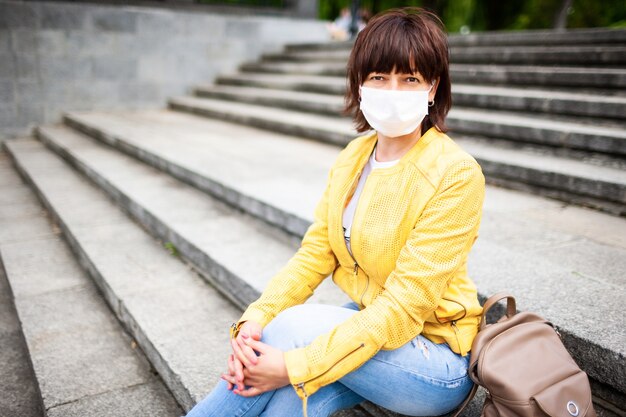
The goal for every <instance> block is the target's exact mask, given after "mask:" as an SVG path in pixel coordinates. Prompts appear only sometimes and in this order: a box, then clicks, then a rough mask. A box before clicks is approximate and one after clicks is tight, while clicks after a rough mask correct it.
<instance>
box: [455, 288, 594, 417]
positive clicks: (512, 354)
mask: <svg viewBox="0 0 626 417" xmlns="http://www.w3.org/2000/svg"><path fill="white" fill-rule="evenodd" d="M505 298H506V300H507V309H506V315H504V316H502V317H501V318H500V320H498V321H497V322H496V323H493V324H487V323H486V317H487V313H488V312H489V310H490V309H491V307H493V305H495V304H496V303H497V302H498V301H500V300H503V299H505ZM469 374H470V377H471V378H472V380H473V381H474V382H475V383H476V384H478V385H480V386H482V387H483V388H485V389H486V391H487V397H486V399H485V404H484V405H483V409H482V414H481V415H482V416H484V417H514V416H515V417H540V416H541V417H545V416H550V417H596V412H595V411H594V409H593V404H592V402H591V388H590V387H589V380H588V378H587V374H585V373H584V372H583V371H582V370H581V369H580V368H579V367H578V365H576V362H574V360H573V359H572V357H571V356H570V355H569V353H568V352H567V350H566V349H565V346H563V343H562V342H561V338H560V335H559V334H558V333H557V331H556V330H555V328H554V326H553V325H552V324H551V323H550V322H548V321H546V320H545V319H543V318H542V317H540V316H538V315H536V314H534V313H528V312H523V313H519V314H516V308H515V299H514V298H513V296H511V295H510V294H507V293H499V294H496V295H494V296H492V297H490V298H489V299H488V300H487V301H486V302H485V305H484V307H483V315H482V319H481V322H480V331H479V332H478V335H476V338H475V339H474V343H473V344H472V352H471V356H470V366H469ZM476 388H477V386H474V389H473V390H472V393H471V394H470V397H468V399H467V400H466V401H465V402H464V404H463V406H462V408H461V410H459V412H458V413H457V414H456V415H458V414H460V412H461V411H462V409H463V408H464V407H465V406H466V405H467V404H468V403H469V401H470V400H471V398H472V397H473V396H474V394H475V392H476Z"/></svg>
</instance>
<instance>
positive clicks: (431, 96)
mask: <svg viewBox="0 0 626 417" xmlns="http://www.w3.org/2000/svg"><path fill="white" fill-rule="evenodd" d="M437 87H439V78H436V79H435V80H434V81H433V88H431V89H430V93H428V101H433V100H434V99H435V96H436V95H437Z"/></svg>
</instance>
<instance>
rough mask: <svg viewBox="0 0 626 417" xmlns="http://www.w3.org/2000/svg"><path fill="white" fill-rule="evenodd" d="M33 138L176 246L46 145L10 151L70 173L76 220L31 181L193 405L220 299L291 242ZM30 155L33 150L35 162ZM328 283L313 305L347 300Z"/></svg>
mask: <svg viewBox="0 0 626 417" xmlns="http://www.w3.org/2000/svg"><path fill="white" fill-rule="evenodd" d="M38 135H39V137H40V138H41V139H42V140H43V141H44V142H45V143H46V144H47V145H48V147H50V148H52V149H54V150H55V151H56V152H58V153H59V154H60V155H62V157H63V158H64V159H65V160H66V161H67V162H68V163H69V164H71V165H73V166H74V167H75V168H78V170H79V171H80V172H81V173H83V174H85V175H86V176H88V177H89V179H90V180H91V181H93V182H95V183H96V184H98V185H99V186H100V187H102V189H103V190H104V191H105V192H106V193H109V197H111V198H112V199H113V200H114V201H115V202H117V203H118V204H119V205H120V206H121V207H122V209H123V210H124V211H126V212H128V213H130V214H131V215H132V216H133V217H134V219H135V220H136V221H137V222H138V223H140V224H141V225H142V226H143V227H144V228H146V229H147V230H148V231H150V232H151V233H153V234H154V235H156V236H157V238H159V239H161V241H163V242H165V243H166V246H169V248H170V249H171V250H172V251H174V252H175V254H176V256H175V257H172V256H169V255H167V253H166V251H165V249H164V248H163V247H161V245H159V244H158V243H156V242H154V241H153V240H152V238H149V237H147V236H146V234H145V232H144V231H143V230H141V229H140V228H139V226H137V225H136V224H135V223H133V222H132V221H131V220H130V219H128V218H125V216H123V215H122V214H121V211H120V210H119V209H118V208H116V207H112V203H111V202H110V201H109V200H108V199H107V198H106V197H105V196H104V195H103V193H102V192H100V191H99V190H96V189H95V187H93V186H91V185H88V184H85V181H84V180H82V179H81V178H78V177H77V176H76V175H75V174H74V173H73V172H71V169H70V168H69V167H67V166H65V165H64V164H63V162H62V161H61V160H60V159H59V158H58V157H57V156H55V155H53V154H52V152H50V151H49V150H46V149H45V148H44V145H42V144H41V143H37V142H34V141H30V142H29V143H27V144H18V146H16V147H14V146H11V147H10V148H9V149H10V150H11V152H12V153H14V155H15V157H16V159H18V161H20V163H23V166H24V167H23V168H22V169H23V170H24V171H27V172H29V173H30V172H31V171H36V170H37V167H35V166H34V165H35V164H37V166H44V167H45V169H46V170H47V171H48V172H49V171H50V170H54V172H62V171H66V172H63V174H64V175H63V176H64V179H63V188H64V189H66V188H65V187H70V188H71V189H72V190H73V191H74V195H75V196H76V197H75V198H74V199H73V201H72V205H73V206H77V207H86V208H87V209H85V210H82V213H81V214H80V215H78V216H77V215H76V214H75V213H73V212H72V211H71V210H67V209H65V208H64V207H63V205H62V204H63V203H62V199H63V195H62V191H61V188H60V187H58V186H56V185H53V184H46V181H47V179H46V178H37V179H33V182H34V183H35V185H36V186H37V187H38V188H39V187H40V188H39V192H40V193H41V194H42V195H44V196H45V197H44V198H45V199H46V201H48V204H49V205H50V206H51V207H56V206H57V205H60V206H61V208H60V209H59V210H56V211H55V212H54V214H53V215H54V217H56V218H57V220H58V221H59V223H60V224H61V228H62V229H63V230H64V232H65V234H66V235H67V238H68V239H69V240H70V242H72V245H73V246H74V247H76V248H80V249H79V250H78V251H77V252H78V257H79V259H80V261H81V263H83V264H85V265H87V268H88V270H89V271H90V273H91V274H92V275H93V276H94V277H97V278H96V279H97V281H98V282H99V283H100V285H101V286H102V287H104V288H106V298H107V300H108V301H109V303H110V304H111V305H113V306H116V307H115V311H116V313H117V314H118V317H119V318H120V320H122V321H123V322H124V323H125V324H126V325H127V326H128V327H129V328H130V329H131V330H132V332H133V333H134V335H135V337H136V339H137V341H138V343H139V344H140V346H142V347H143V349H144V350H145V351H146V353H147V356H148V358H149V359H150V360H151V361H152V362H153V364H154V366H155V368H156V369H157V370H158V371H159V372H160V373H161V375H163V378H164V380H165V382H166V384H167V385H168V387H169V388H170V390H171V391H172V392H173V393H174V395H175V396H176V398H177V400H178V401H179V403H181V404H182V405H183V407H184V408H185V409H189V408H191V406H192V405H193V404H194V403H195V402H196V401H198V400H200V399H201V398H203V397H204V395H205V394H206V393H207V392H208V391H209V390H210V389H211V388H212V387H213V385H214V383H216V382H217V379H218V377H219V374H220V373H221V372H223V370H224V363H225V360H226V356H227V355H228V353H229V344H228V328H229V325H230V323H232V321H234V320H236V318H237V317H239V315H240V314H241V310H240V309H239V308H237V307H235V306H233V305H232V304H230V303H229V302H227V301H226V300H225V299H224V298H223V295H222V294H226V295H227V296H228V298H230V299H232V300H234V301H235V302H236V303H237V305H239V307H241V306H243V305H247V304H248V303H249V302H250V301H251V300H253V299H255V298H257V297H258V295H259V291H260V288H262V287H263V286H264V285H265V284H266V282H267V279H268V278H269V277H271V276H272V275H273V274H274V273H275V272H276V271H277V270H278V269H279V268H280V267H282V266H283V265H284V263H285V262H286V260H287V259H288V258H289V257H290V256H291V254H292V253H293V252H295V249H296V246H297V245H296V244H295V243H296V242H295V241H294V239H293V237H290V236H288V235H286V234H285V233H284V232H280V231H278V230H275V229H271V228H270V227H269V226H268V225H266V224H265V223H263V222H260V221H259V220H256V219H253V218H250V217H249V216H245V215H242V214H241V213H240V212H238V211H236V210H232V208H230V207H227V206H225V205H224V204H222V203H220V202H218V201H216V200H214V199H212V198H210V197H208V196H206V194H204V193H202V192H200V191H197V190H195V189H193V188H192V187H189V186H185V185H183V184H181V183H178V182H177V181H175V180H173V179H172V178H171V177H169V176H168V175H166V174H160V173H159V172H157V171H156V170H154V169H153V168H150V167H147V166H145V165H142V164H140V163H138V162H135V161H133V160H131V159H130V158H129V157H127V156H124V155H122V154H121V153H119V152H115V151H114V150H113V149H111V148H109V147H105V146H102V145H99V144H97V143H95V142H94V141H93V140H91V139H89V138H86V137H85V136H83V135H81V134H79V133H77V132H75V131H72V130H69V129H68V128H66V127H53V126H49V127H43V128H39V130H38ZM20 147H22V148H25V149H21V148H20ZM32 153H36V154H38V155H37V156H36V157H33V158H31V155H30V154H32ZM44 155H45V157H44ZM30 159H32V161H31V160H30ZM34 175H36V174H35V173H33V176H34ZM59 177H60V175H59ZM39 184H41V185H39ZM166 194H167V195H168V199H167V201H164V199H163V198H162V196H163V195H166ZM68 205H69V204H66V206H68ZM89 213H91V216H89V217H86V216H87V215H88V214H89ZM94 213H97V219H98V220H97V221H96V220H94V216H93V214H94ZM119 217H122V218H121V219H119ZM121 234H123V239H120V235H121ZM226 236H228V238H225V237H226ZM242 253H245V254H246V256H245V262H242V256H241V254H242ZM179 256H180V257H182V258H183V259H185V260H186V261H187V262H189V263H190V265H191V266H192V267H194V268H195V269H196V271H198V272H200V274H201V276H202V278H204V279H205V280H208V281H209V282H211V283H212V284H213V285H216V286H217V287H218V288H219V289H220V291H221V292H222V294H218V293H217V292H216V291H215V290H214V289H213V288H212V287H211V286H209V285H206V283H205V282H202V280H201V278H200V277H199V276H197V275H196V274H195V273H194V272H192V271H191V270H190V269H189V267H188V266H186V265H185V264H183V263H181V262H180V261H179V259H176V258H177V257H179ZM330 285H331V281H330V280H328V281H327V282H326V283H325V284H323V285H322V286H320V288H318V293H317V294H316V296H314V297H313V298H312V301H314V302H322V303H333V304H338V303H343V302H346V301H347V298H346V297H345V295H343V294H341V293H339V291H338V290H337V289H336V288H334V287H332V286H330ZM118 306H119V307H118ZM477 401H479V400H477ZM365 410H369V411H368V412H366V411H365ZM473 410H474V413H475V414H471V415H470V414H465V416H466V417H475V416H478V413H477V412H478V409H477V406H474V408H473ZM383 415H387V414H384V413H383V411H382V410H380V409H379V408H377V407H375V406H373V405H371V404H370V405H366V406H365V407H357V408H355V409H354V410H348V411H345V412H342V413H341V415H340V416H341V417H357V416H381V417H382V416H383ZM394 415H395V414H394ZM340 416H339V415H338V416H337V417H340Z"/></svg>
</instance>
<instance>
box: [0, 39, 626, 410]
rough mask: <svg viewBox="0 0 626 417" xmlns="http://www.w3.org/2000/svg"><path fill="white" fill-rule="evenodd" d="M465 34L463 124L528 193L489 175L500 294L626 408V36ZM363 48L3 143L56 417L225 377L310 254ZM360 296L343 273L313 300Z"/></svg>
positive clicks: (478, 272) (288, 57)
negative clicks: (284, 283) (254, 318)
mask: <svg viewBox="0 0 626 417" xmlns="http://www.w3.org/2000/svg"><path fill="white" fill-rule="evenodd" d="M577 39H578V41H576V40H577ZM544 42H545V45H546V48H548V47H549V48H550V49H549V53H545V48H543V47H538V46H537V45H541V44H543V43H544ZM450 43H451V45H452V47H453V52H452V60H453V61H454V66H453V67H454V68H453V74H454V75H453V76H454V79H453V81H456V84H455V85H454V99H455V110H454V111H453V113H451V114H450V117H449V124H450V126H451V127H452V132H451V136H452V137H453V138H454V139H458V142H459V143H460V144H461V145H462V146H463V147H465V148H466V149H467V150H468V151H470V152H471V153H472V154H473V155H475V156H476V157H477V159H479V161H480V162H481V165H482V166H483V169H484V171H485V173H486V175H487V177H488V180H489V182H490V183H491V184H495V185H504V186H506V187H508V188H513V190H511V189H506V188H502V187H499V186H495V185H489V186H488V188H487V198H486V202H485V209H484V218H483V223H482V226H481V236H480V239H479V240H478V242H477V244H476V246H475V248H474V250H473V252H472V255H471V259H470V273H471V275H472V277H473V278H474V280H475V281H476V283H477V285H478V288H479V291H480V295H481V297H485V296H488V295H490V294H492V293H494V292H496V291H499V290H503V289H506V290H509V291H511V292H512V293H513V294H515V295H516V296H517V298H518V307H519V308H520V309H521V310H532V311H536V312H538V313H540V314H542V315H544V316H546V317H547V318H548V319H549V320H551V321H552V322H553V323H555V324H556V325H557V326H558V327H559V330H560V332H561V334H562V337H563V341H564V343H565V344H566V346H567V347H568V349H569V350H570V352H571V353H572V355H573V356H574V358H575V359H576V361H577V362H578V363H579V364H580V365H581V367H582V368H583V369H584V370H585V371H586V372H587V373H588V374H589V375H590V377H591V379H592V385H593V391H594V400H595V404H596V407H597V410H598V411H599V414H600V415H601V416H624V415H626V330H625V329H624V326H623V323H622V321H623V320H622V316H623V314H621V312H622V311H623V306H624V304H625V303H626V291H625V287H626V281H625V277H624V271H626V219H625V218H624V217H623V215H624V214H626V204H625V203H626V170H625V166H626V142H625V141H624V140H626V134H625V133H624V132H625V130H624V129H623V128H624V127H625V126H626V112H625V111H624V109H626V94H625V93H624V86H625V85H626V62H624V56H625V54H624V53H623V52H624V48H625V46H624V45H626V31H605V30H594V31H574V32H571V33H567V34H553V33H543V32H538V33H522V34H505V35H503V34H497V35H494V34H484V35H473V36H472V37H463V38H459V37H451V38H450ZM582 43H584V45H581V44H582ZM573 45H577V46H573ZM348 47H349V45H347V44H331V45H298V46H295V45H294V46H289V47H287V48H286V49H285V52H284V53H283V54H279V55H272V56H267V57H265V59H264V60H262V61H260V62H257V63H250V64H246V65H243V66H242V68H241V71H240V73H238V74H232V75H224V76H222V77H220V78H219V79H218V81H217V83H216V85H212V86H198V87H197V88H195V90H194V92H195V94H194V96H188V97H177V98H172V99H171V101H170V103H169V109H164V110H150V111H140V112H133V113H122V112H116V113H112V112H81V113H78V112H69V113H67V114H66V116H65V118H64V120H63V123H61V124H58V125H49V126H41V127H39V128H38V129H37V130H36V131H35V133H34V135H33V137H30V138H19V139H17V140H10V141H7V142H5V143H4V152H3V153H2V154H0V172H2V175H1V176H0V179H1V181H0V188H1V189H2V193H0V196H1V197H0V257H1V259H2V265H3V268H0V270H2V269H3V270H4V273H5V274H6V279H7V281H8V284H9V286H10V291H11V292H12V294H10V295H11V296H10V297H8V296H6V294H3V295H4V297H3V298H2V299H3V300H5V299H10V298H12V299H13V301H14V303H15V314H14V313H11V312H10V311H9V312H8V313H7V315H10V314H14V315H15V319H14V322H17V320H19V323H20V326H21V329H22V333H23V337H24V340H25V346H26V349H27V351H26V352H25V353H24V354H23V355H22V357H28V358H30V359H29V361H30V364H31V365H32V369H33V371H34V372H33V377H32V378H33V381H34V384H35V385H36V386H37V387H38V390H39V394H40V396H41V398H42V408H43V409H44V410H45V412H46V415H52V416H57V415H59V416H61V415H63V416H68V415H70V416H73V415H81V416H85V415H94V416H95V415H97V416H103V415H107V416H109V415H110V416H140V415H146V416H147V415H150V416H161V415H162V416H176V415H179V414H181V413H182V412H183V410H187V409H189V408H190V407H191V406H192V405H193V404H194V403H195V402H197V401H198V400H200V399H201V398H202V397H203V396H204V395H205V394H206V393H207V392H208V391H210V389H211V388H212V386H213V385H214V383H215V382H216V381H217V378H218V375H219V373H220V372H222V370H223V369H224V364H225V358H226V355H227V354H228V350H229V349H228V343H227V339H228V326H229V324H230V323H231V322H232V321H234V320H236V318H237V317H238V316H239V315H240V314H241V310H242V309H243V308H245V306H246V305H247V304H248V303H249V302H251V301H252V300H254V299H255V298H256V297H257V296H258V295H259V293H260V291H261V290H262V289H263V287H264V286H265V284H266V283H267V281H268V280H269V279H270V278H271V277H272V275H273V274H274V273H275V272H276V271H277V270H278V269H279V268H280V267H281V266H282V265H283V264H284V263H285V262H286V261H287V259H289V257H290V256H291V254H293V253H294V251H295V250H296V248H297V246H298V243H299V239H300V238H301V237H302V235H303V233H304V232H305V230H306V228H307V227H308V225H309V224H310V222H311V220H312V211H313V207H314V205H315V203H316V202H317V199H318V198H319V196H320V195H321V193H322V190H323V188H324V183H325V180H326V175H327V171H328V169H329V167H330V165H331V164H332V161H333V160H334V159H335V157H336V155H337V153H338V152H339V150H340V146H342V145H344V144H345V143H347V141H348V140H350V139H352V138H353V137H354V132H353V131H352V128H351V125H350V121H349V120H348V119H345V118H342V117H340V116H338V111H339V110H340V108H341V102H342V100H341V97H340V95H341V94H342V92H343V88H344V81H343V79H342V78H341V76H342V74H343V73H344V72H345V71H344V69H343V66H345V62H344V61H345V56H346V53H347V48H348ZM576 48H578V49H577V50H578V53H572V52H571V51H572V50H573V49H576ZM582 48H584V53H583V52H581V51H582V50H583V49H582ZM533 51H534V52H533ZM582 55H585V57H582ZM496 56H497V57H496ZM520 56H526V57H527V58H528V59H527V60H524V61H523V64H524V65H523V66H518V65H517V63H518V61H517V59H519V57H520ZM590 57H593V59H591V58H590ZM485 62H487V64H485ZM600 64H601V65H600ZM555 65H556V66H555ZM558 65H563V66H558ZM593 66H601V68H594V67H593ZM461 74H465V75H464V76H463V75H461ZM463 77H465V78H463ZM599 109H600V110H599ZM191 113H193V114H191ZM201 116H202V117H201ZM305 139H308V140H305ZM338 145H339V146H338ZM20 177H21V179H20ZM545 196H550V197H556V198H557V200H555V199H549V198H546V197H545ZM37 200H39V201H37ZM42 205H43V210H42V207H41V206H42ZM581 206H590V207H593V208H594V209H590V208H588V207H581ZM598 209H599V210H598ZM0 275H1V274H0ZM1 278H2V277H1V276H0V279H1ZM3 288H4V287H3V286H2V285H0V289H3ZM8 291H9V290H7V292H8ZM344 300H345V296H344V295H343V294H341V293H340V292H339V291H338V290H337V289H336V288H334V287H333V286H332V283H331V282H330V280H328V282H327V283H325V284H324V285H322V287H321V288H320V289H318V293H316V295H315V297H314V299H313V300H312V301H314V302H322V303H332V304H337V303H341V302H343V301H344ZM107 306H108V308H107ZM3 340H4V339H3ZM17 342H19V341H17ZM17 342H16V350H19V349H20V345H19V343H17ZM22 350H23V349H22ZM21 360H22V361H23V360H24V359H21ZM3 366H4V365H2V366H0V368H2V367H3ZM5 373H6V372H5ZM26 374H28V372H22V374H21V375H22V377H21V380H22V382H23V383H24V386H32V385H33V384H32V382H33V381H30V382H31V383H30V385H29V381H28V376H27V375H26ZM157 374H158V375H157ZM30 391H31V392H32V391H33V389H30ZM35 391H36V390H35ZM30 395H31V397H29V398H32V396H33V394H32V393H31V394H30ZM17 402H18V401H17V400H16V401H14V402H13V403H14V404H17ZM479 406H480V398H479V399H477V400H475V401H474V402H473V404H472V407H470V409H469V410H467V411H466V412H465V413H464V415H465V416H468V417H469V416H471V417H474V416H478V415H479ZM0 407H5V408H7V410H8V411H7V412H4V411H5V410H4V409H2V408H0V415H5V414H6V415H9V416H12V415H27V414H26V413H22V412H21V411H20V410H18V408H17V407H14V408H10V407H11V405H10V404H8V405H5V404H4V403H3V402H0ZM32 413H33V414H32V415H36V414H37V413H36V411H33V412H32ZM339 415H341V416H343V417H356V416H377V417H378V416H380V417H382V416H395V414H393V413H390V412H389V411H386V410H382V409H380V408H378V407H375V406H373V405H372V404H367V403H366V404H364V405H362V406H358V407H356V408H355V409H353V410H347V411H343V412H341V413H340V414H339Z"/></svg>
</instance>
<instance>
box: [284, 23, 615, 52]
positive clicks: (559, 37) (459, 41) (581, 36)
mask: <svg viewBox="0 0 626 417" xmlns="http://www.w3.org/2000/svg"><path fill="white" fill-rule="evenodd" d="M448 43H449V44H450V46H519V45H527V46H528V45H546V46H547V45H586V44H624V43H626V30H624V29H606V28H593V29H570V30H563V31H556V30H523V31H492V32H483V33H480V32H479V33H472V34H468V35H460V34H451V35H449V36H448ZM352 45H353V43H352V42H351V41H345V42H323V43H301V44H291V45H287V46H286V48H285V49H286V50H287V51H305V50H307V51H330V50H341V49H351V48H352Z"/></svg>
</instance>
